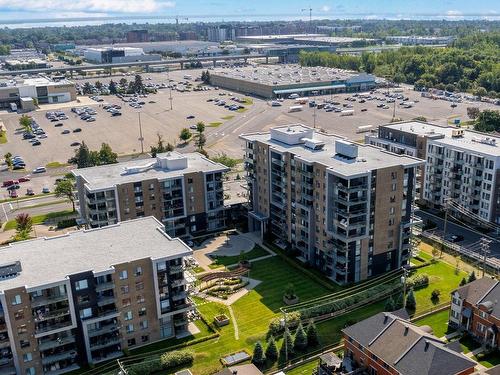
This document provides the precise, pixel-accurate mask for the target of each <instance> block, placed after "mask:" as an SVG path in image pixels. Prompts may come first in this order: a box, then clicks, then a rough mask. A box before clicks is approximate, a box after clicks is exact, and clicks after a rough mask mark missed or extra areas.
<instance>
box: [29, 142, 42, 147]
mask: <svg viewBox="0 0 500 375" xmlns="http://www.w3.org/2000/svg"><path fill="white" fill-rule="evenodd" d="M41 144H42V142H40V141H35V142H33V143H32V144H31V145H32V146H40V145H41Z"/></svg>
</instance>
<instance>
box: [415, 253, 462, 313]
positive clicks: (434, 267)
mask: <svg viewBox="0 0 500 375" xmlns="http://www.w3.org/2000/svg"><path fill="white" fill-rule="evenodd" d="M416 273H425V274H427V275H428V276H429V286H427V287H426V288H421V289H418V290H416V291H415V298H416V300H417V310H416V313H417V314H418V313H419V312H422V311H425V310H429V309H431V308H432V307H434V306H435V305H436V304H441V303H444V302H449V301H450V299H451V297H450V293H451V291H452V290H454V289H456V288H458V285H459V284H460V280H462V278H463V277H464V276H467V273H466V272H463V271H460V272H459V273H458V275H456V274H455V267H453V266H452V265H451V264H448V263H445V262H443V261H436V263H434V264H431V265H429V266H427V267H422V268H419V269H418V270H416ZM434 289H439V290H440V291H441V295H440V297H439V300H438V301H431V293H432V291H433V290H434Z"/></svg>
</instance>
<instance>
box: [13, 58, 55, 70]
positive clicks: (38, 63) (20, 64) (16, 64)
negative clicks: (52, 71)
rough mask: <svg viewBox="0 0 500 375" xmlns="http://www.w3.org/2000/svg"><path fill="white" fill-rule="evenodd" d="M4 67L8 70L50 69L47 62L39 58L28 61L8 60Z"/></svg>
mask: <svg viewBox="0 0 500 375" xmlns="http://www.w3.org/2000/svg"><path fill="white" fill-rule="evenodd" d="M4 66H5V69H7V70H25V69H43V68H48V67H49V65H48V63H47V61H46V60H42V59H38V58H33V59H26V60H17V59H6V60H5V61H4Z"/></svg>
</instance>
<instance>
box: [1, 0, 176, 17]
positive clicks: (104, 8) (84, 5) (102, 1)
mask: <svg viewBox="0 0 500 375" xmlns="http://www.w3.org/2000/svg"><path fill="white" fill-rule="evenodd" d="M174 7H175V2H174V1H170V0H72V1H67V0H37V1H32V0H0V8H2V9H9V10H13V11H14V10H25V9H29V10H30V11H32V12H48V11H55V10H57V11H58V12H72V13H73V12H74V13H76V12H85V13H87V14H88V13H98V12H104V13H153V12H158V11H161V10H165V9H168V8H174Z"/></svg>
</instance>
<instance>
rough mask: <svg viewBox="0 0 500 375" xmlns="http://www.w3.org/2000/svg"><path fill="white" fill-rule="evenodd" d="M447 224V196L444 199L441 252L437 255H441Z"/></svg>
mask: <svg viewBox="0 0 500 375" xmlns="http://www.w3.org/2000/svg"><path fill="white" fill-rule="evenodd" d="M447 226H448V198H445V199H444V225H443V240H442V241H441V253H440V254H439V257H440V258H441V257H442V256H443V250H444V241H445V238H446V227H447Z"/></svg>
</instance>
